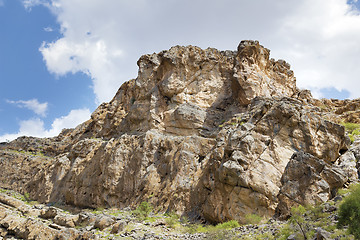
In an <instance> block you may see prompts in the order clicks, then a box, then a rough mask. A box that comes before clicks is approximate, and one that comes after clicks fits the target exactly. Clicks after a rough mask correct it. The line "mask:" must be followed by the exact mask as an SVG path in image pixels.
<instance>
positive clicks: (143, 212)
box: [133, 202, 153, 220]
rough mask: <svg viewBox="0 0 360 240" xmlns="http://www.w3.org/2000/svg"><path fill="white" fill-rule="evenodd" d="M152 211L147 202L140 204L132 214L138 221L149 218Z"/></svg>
mask: <svg viewBox="0 0 360 240" xmlns="http://www.w3.org/2000/svg"><path fill="white" fill-rule="evenodd" d="M152 210H153V207H152V206H151V204H150V203H148V202H142V203H141V204H140V205H139V206H138V207H137V208H136V209H135V211H134V212H133V214H134V215H135V216H136V217H138V218H140V219H143V220H144V219H145V218H146V217H148V216H149V214H150V213H151V211H152Z"/></svg>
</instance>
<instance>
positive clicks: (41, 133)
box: [0, 108, 91, 142]
mask: <svg viewBox="0 0 360 240" xmlns="http://www.w3.org/2000/svg"><path fill="white" fill-rule="evenodd" d="M90 114H91V113H90V110H89V109H87V108H84V109H76V110H71V111H70V113H69V114H68V115H67V116H63V117H60V118H56V119H55V120H54V122H53V123H52V125H51V128H50V129H49V130H46V129H45V127H44V122H43V120H41V119H39V118H33V119H29V120H24V121H20V129H19V132H18V133H14V134H5V135H2V136H0V142H6V141H11V140H14V139H16V138H17V137H20V136H33V137H53V136H56V135H58V134H59V133H60V132H61V130H62V129H64V128H74V127H76V126H77V125H78V124H80V123H82V122H84V121H86V120H88V119H89V118H90Z"/></svg>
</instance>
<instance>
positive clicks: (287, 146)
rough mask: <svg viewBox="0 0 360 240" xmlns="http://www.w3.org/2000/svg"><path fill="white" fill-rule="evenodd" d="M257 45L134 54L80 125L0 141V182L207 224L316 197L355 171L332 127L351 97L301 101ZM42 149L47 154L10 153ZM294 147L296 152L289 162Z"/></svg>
mask: <svg viewBox="0 0 360 240" xmlns="http://www.w3.org/2000/svg"><path fill="white" fill-rule="evenodd" d="M269 52H270V51H269V50H268V49H266V48H264V47H263V46H261V45H260V44H259V43H258V42H257V41H243V42H241V43H240V44H239V46H238V49H237V51H218V50H216V49H212V48H209V49H206V50H203V49H200V48H198V47H193V46H187V47H181V46H176V47H172V48H171V49H169V50H167V51H162V52H160V53H158V54H155V53H154V54H148V55H144V56H142V57H141V58H140V59H139V61H138V66H139V75H138V77H137V78H136V79H133V80H130V81H128V82H126V83H124V84H123V85H122V86H121V87H120V89H119V90H118V92H117V93H116V95H115V97H114V98H113V99H112V100H111V101H110V102H109V103H103V104H101V105H100V106H99V107H98V108H97V109H96V110H95V111H94V113H93V114H92V116H91V119H90V120H88V121H86V122H84V123H83V124H81V125H79V126H78V127H76V128H75V129H73V130H64V131H63V132H62V133H61V134H60V135H59V136H58V137H56V138H52V139H35V138H34V139H32V138H29V143H27V142H26V139H27V138H21V139H18V140H16V141H14V142H11V143H9V144H1V149H4V150H2V151H0V157H1V158H0V160H1V161H0V166H1V167H2V169H4V171H3V173H4V174H2V175H0V180H1V181H0V186H3V187H7V188H13V189H15V190H18V191H21V192H25V191H26V192H29V193H30V196H31V197H34V198H36V199H37V200H39V201H41V202H64V203H67V204H72V205H76V206H80V207H92V208H96V207H99V206H106V207H118V208H123V207H129V206H130V207H134V206H135V205H137V204H139V203H141V202H142V201H149V202H150V203H151V204H153V205H154V206H157V209H158V210H163V211H168V210H170V211H171V210H174V211H177V212H178V213H179V214H191V215H192V216H193V217H203V218H205V219H206V220H208V221H212V222H221V221H226V220H229V219H236V220H238V221H240V222H244V220H245V219H244V217H245V216H246V215H247V214H252V213H254V214H258V215H261V216H262V217H265V218H268V217H271V216H273V215H274V213H275V210H276V209H278V211H279V214H280V215H286V214H287V212H288V207H290V206H292V204H294V202H296V201H295V200H299V201H300V202H304V203H315V202H323V201H325V200H327V199H329V198H331V197H332V196H333V192H334V191H335V190H336V189H337V188H339V187H341V186H342V185H343V184H345V182H349V181H354V180H355V179H356V177H357V176H356V170H354V168H355V166H354V162H353V161H352V160H353V159H354V158H355V159H358V155H359V156H360V154H358V151H357V149H355V148H354V149H352V150H350V151H347V150H348V147H349V143H350V142H349V139H348V138H347V137H346V133H345V128H344V127H343V126H341V125H339V124H337V123H338V122H340V120H342V119H347V118H346V116H348V115H346V114H347V113H348V110H352V109H353V108H354V107H353V106H358V105H359V104H358V102H359V101H353V102H346V101H345V100H344V101H333V100H328V101H327V100H316V99H313V98H312V96H311V94H310V92H308V91H300V90H298V89H297V88H296V84H295V82H296V80H295V77H294V74H293V72H292V71H291V69H290V65H289V64H288V63H286V62H285V61H283V60H279V61H275V60H273V59H269ZM341 104H345V105H347V107H345V108H344V109H342V110H339V109H340V108H342V106H341ZM359 106H360V105H359ZM332 108H334V109H338V111H332V110H333V109H332ZM345 115H346V116H345ZM351 116H354V115H353V114H352V115H351ZM42 145H46V146H45V147H44V148H42V149H43V150H44V153H45V155H47V156H51V158H49V157H46V158H44V157H41V156H32V155H31V156H29V154H25V153H22V152H15V153H14V151H15V150H16V151H18V150H19V149H25V151H30V152H32V153H35V152H36V151H37V148H40V147H41V146H42ZM10 149H12V151H9V150H10ZM300 152H303V153H304V156H307V157H305V158H303V160H301V161H300V160H299V159H298V158H296V157H293V158H292V156H298V155H296V154H300ZM359 152H360V151H359ZM294 153H295V155H294ZM289 161H290V162H289ZM304 172H306V173H308V174H307V175H305V177H304ZM286 179H287V180H286ZM1 182H3V183H1ZM49 214H50V213H49ZM45 215H46V214H45ZM83 217H84V218H83ZM54 218H56V216H54ZM59 218H60V217H58V220H59ZM63 220H64V219H63ZM59 221H60V220H59ZM64 221H65V220H64ZM93 221H95V220H94V219H93ZM97 221H98V220H97ZM104 221H105V220H104ZM65 222H66V221H65ZM70 222H71V224H68V225H67V226H72V225H73V223H74V222H76V224H78V225H81V224H82V223H87V224H89V223H90V222H91V221H90V220H89V219H87V217H85V216H82V217H80V216H79V219H78V220H77V221H75V220H71V221H70ZM100 222H101V221H100V220H99V221H98V223H97V224H98V225H99V226H100V227H99V228H103V227H105V228H106V227H109V226H110V225H111V224H113V223H111V224H110V225H109V226H107V225H108V224H107V223H108V222H111V221H110V220H109V221H105V223H104V224H103V223H101V224H100ZM74 224H75V223H74ZM95 225H96V224H95Z"/></svg>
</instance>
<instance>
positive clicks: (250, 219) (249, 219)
mask: <svg viewBox="0 0 360 240" xmlns="http://www.w3.org/2000/svg"><path fill="white" fill-rule="evenodd" d="M261 220H262V217H260V216H259V215H256V214H247V215H246V216H245V222H246V224H259V223H260V222H261Z"/></svg>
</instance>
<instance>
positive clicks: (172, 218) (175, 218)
mask: <svg viewBox="0 0 360 240" xmlns="http://www.w3.org/2000/svg"><path fill="white" fill-rule="evenodd" d="M166 215H167V216H168V218H166V219H165V222H166V224H167V225H168V226H169V227H170V228H173V229H175V228H176V227H177V226H179V225H180V217H179V215H177V214H176V213H175V212H171V213H168V214H166Z"/></svg>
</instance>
